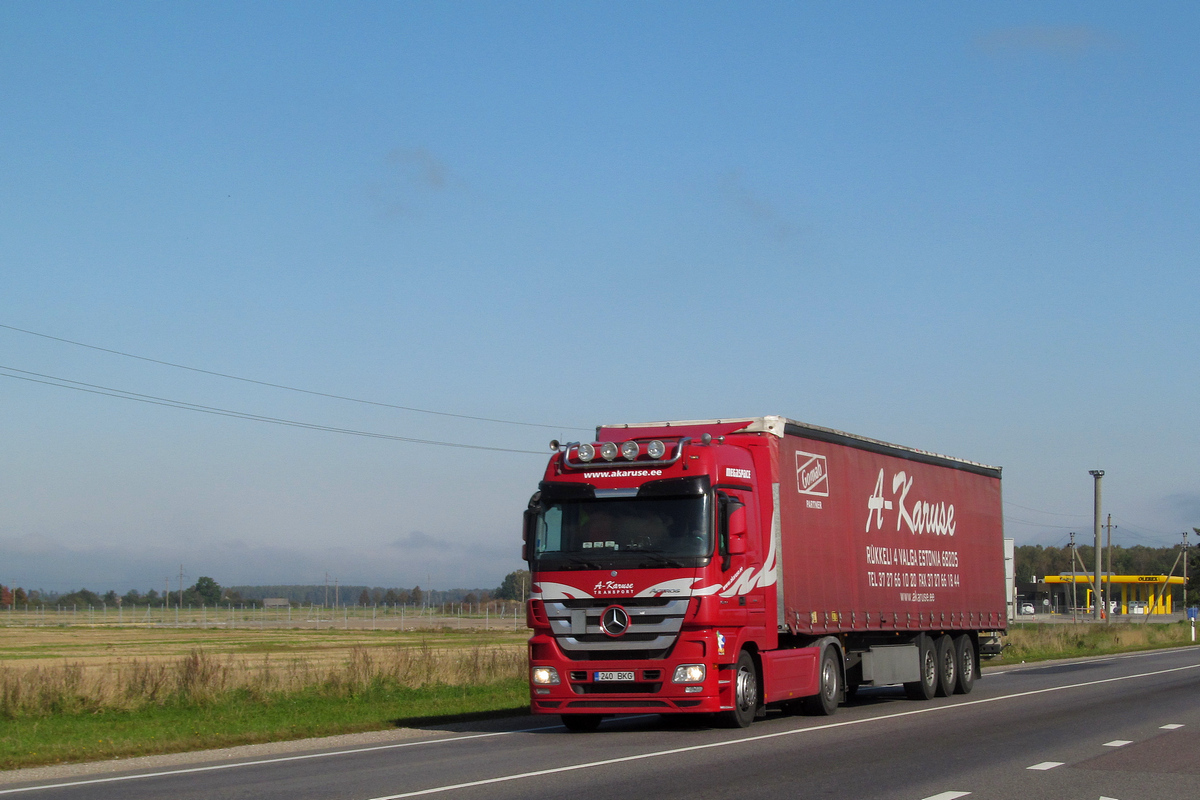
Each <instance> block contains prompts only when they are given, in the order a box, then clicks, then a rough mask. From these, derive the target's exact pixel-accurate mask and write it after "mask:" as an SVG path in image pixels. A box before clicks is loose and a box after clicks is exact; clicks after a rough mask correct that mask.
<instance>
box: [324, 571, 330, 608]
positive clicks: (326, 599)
mask: <svg viewBox="0 0 1200 800" xmlns="http://www.w3.org/2000/svg"><path fill="white" fill-rule="evenodd" d="M325 607H326V608H329V572H328V571H326V572H325Z"/></svg>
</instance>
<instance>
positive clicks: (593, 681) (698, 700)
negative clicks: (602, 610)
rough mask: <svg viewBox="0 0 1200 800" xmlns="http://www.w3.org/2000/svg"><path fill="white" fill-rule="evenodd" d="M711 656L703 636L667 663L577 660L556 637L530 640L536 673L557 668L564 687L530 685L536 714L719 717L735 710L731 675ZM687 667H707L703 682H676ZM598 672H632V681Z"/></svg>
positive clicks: (681, 645)
mask: <svg viewBox="0 0 1200 800" xmlns="http://www.w3.org/2000/svg"><path fill="white" fill-rule="evenodd" d="M712 652H713V650H712V648H711V647H709V645H708V642H707V641H705V638H704V637H703V636H701V637H698V638H695V639H691V638H689V637H684V638H681V640H680V641H679V642H677V643H676V646H675V647H674V648H673V651H672V653H671V654H670V656H669V657H667V658H663V659H646V660H641V659H629V660H621V659H612V660H608V659H606V660H603V661H601V660H579V661H576V660H572V659H569V658H566V657H565V656H564V655H562V652H561V651H560V650H559V649H558V647H557V645H556V643H555V641H554V638H553V637H551V636H535V637H534V638H533V639H531V640H530V669H531V671H532V670H533V669H536V668H538V667H553V668H554V669H555V670H556V671H557V674H558V679H559V682H558V683H556V684H551V685H538V684H534V683H533V682H532V681H531V682H530V687H529V701H530V709H531V710H532V712H533V713H534V714H637V713H654V714H677V713H713V712H717V711H720V710H722V708H723V707H725V708H728V707H730V705H731V702H725V703H724V704H723V703H722V695H723V694H724V695H727V694H729V685H730V684H729V680H730V676H731V672H730V671H729V670H728V669H722V668H721V665H719V664H718V663H716V659H715V658H712V657H711V655H710V654H711V653H712ZM685 664H703V665H704V666H705V675H704V679H703V681H702V682H699V683H673V682H672V680H671V679H672V676H674V674H675V669H676V667H679V666H681V665H685ZM598 672H607V673H631V674H632V678H633V680H620V681H606V680H597V677H598V676H597V674H596V673H598ZM531 674H532V672H531Z"/></svg>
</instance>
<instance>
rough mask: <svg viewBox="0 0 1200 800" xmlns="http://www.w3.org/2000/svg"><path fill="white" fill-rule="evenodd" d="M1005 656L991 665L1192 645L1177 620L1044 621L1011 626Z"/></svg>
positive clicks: (1183, 625) (1188, 633) (1186, 628)
mask: <svg viewBox="0 0 1200 800" xmlns="http://www.w3.org/2000/svg"><path fill="white" fill-rule="evenodd" d="M1006 644H1007V646H1006V647H1005V649H1004V655H1003V656H1001V657H999V658H994V659H992V660H990V661H988V662H986V663H987V664H989V665H993V664H994V665H1001V664H1020V663H1021V662H1022V661H1046V660H1049V659H1054V658H1078V657H1081V656H1099V655H1109V654H1112V653H1128V652H1133V651H1137V650H1155V649H1159V648H1163V647H1184V646H1188V645H1192V644H1193V642H1192V640H1191V628H1190V627H1189V625H1188V623H1186V622H1174V623H1149V624H1147V623H1141V622H1137V623H1113V624H1111V625H1106V624H1103V623H1100V624H1097V623H1081V624H1078V625H1072V624H1069V623H1042V622H1021V623H1016V624H1014V625H1011V626H1009V629H1008V636H1007V637H1006Z"/></svg>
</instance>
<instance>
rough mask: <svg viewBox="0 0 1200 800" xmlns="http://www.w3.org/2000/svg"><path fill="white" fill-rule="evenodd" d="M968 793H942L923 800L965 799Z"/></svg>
mask: <svg viewBox="0 0 1200 800" xmlns="http://www.w3.org/2000/svg"><path fill="white" fill-rule="evenodd" d="M969 794H970V792H942V793H941V794H935V795H930V796H929V797H926V798H924V800H958V798H960V797H966V796H967V795H969Z"/></svg>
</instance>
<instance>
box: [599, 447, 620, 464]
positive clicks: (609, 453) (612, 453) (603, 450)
mask: <svg viewBox="0 0 1200 800" xmlns="http://www.w3.org/2000/svg"><path fill="white" fill-rule="evenodd" d="M600 457H601V458H603V459H604V460H605V461H612V460H613V459H614V458H616V457H617V445H616V442H605V443H604V444H602V445H600Z"/></svg>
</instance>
